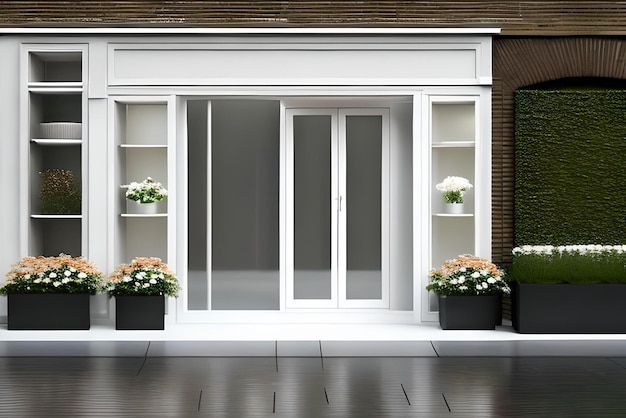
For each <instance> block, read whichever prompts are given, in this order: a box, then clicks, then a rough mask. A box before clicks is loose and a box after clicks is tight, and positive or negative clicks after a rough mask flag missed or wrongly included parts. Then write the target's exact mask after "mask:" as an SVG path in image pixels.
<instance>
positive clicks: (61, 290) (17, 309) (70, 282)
mask: <svg viewBox="0 0 626 418" xmlns="http://www.w3.org/2000/svg"><path fill="white" fill-rule="evenodd" d="M6 278H7V281H6V282H5V284H4V285H3V286H2V287H0V293H2V294H6V295H7V305H8V308H7V313H8V329H10V330H62V329H63V330H68V329H69V330H79V329H83V330H84V329H89V328H90V319H89V296H90V295H94V294H96V293H97V292H98V290H99V289H100V288H101V286H102V273H101V272H100V271H99V270H98V268H97V267H96V266H95V265H94V264H93V263H92V262H90V261H89V260H86V259H84V258H82V257H71V256H69V255H65V254H61V255H59V256H58V257H44V256H39V257H24V258H22V259H21V260H20V261H19V262H18V263H16V264H14V265H13V266H12V268H11V270H10V271H9V272H8V273H7V275H6Z"/></svg>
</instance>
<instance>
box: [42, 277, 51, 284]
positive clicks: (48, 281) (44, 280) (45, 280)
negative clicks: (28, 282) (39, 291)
mask: <svg viewBox="0 0 626 418" xmlns="http://www.w3.org/2000/svg"><path fill="white" fill-rule="evenodd" d="M51 281H52V280H50V279H49V278H47V277H46V278H45V279H43V280H42V282H44V283H50V282H51Z"/></svg>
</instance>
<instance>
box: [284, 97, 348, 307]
mask: <svg viewBox="0 0 626 418" xmlns="http://www.w3.org/2000/svg"><path fill="white" fill-rule="evenodd" d="M335 113H336V112H335V111H330V112H329V111H326V110H323V109H319V110H316V111H315V112H311V111H303V112H300V111H299V110H295V109H294V110H289V111H288V147H287V149H288V152H289V154H290V155H291V158H290V159H289V163H290V168H291V170H290V172H291V175H289V176H288V177H289V186H288V187H289V191H290V192H291V194H290V196H291V199H290V200H291V201H292V202H293V207H292V210H291V211H290V212H289V213H290V215H291V216H290V217H289V219H290V220H289V223H290V225H291V228H290V234H291V237H292V244H291V246H289V248H290V250H288V251H289V253H290V256H291V257H290V261H291V263H292V268H290V269H289V270H290V271H291V272H292V277H291V280H289V283H288V286H287V292H288V299H289V301H290V302H289V303H288V305H289V306H292V307H300V306H302V307H305V306H306V307H325V306H333V305H336V301H335V299H336V270H337V269H336V267H335V266H336V261H335V260H336V222H337V221H336V214H335V212H334V211H333V203H334V202H333V200H332V198H333V196H336V194H337V187H336V183H335V182H333V178H334V173H335V172H336V168H335V167H336V162H335V160H336V152H335V151H333V149H334V148H335V145H334V143H335V142H336V134H335V131H336V127H335V123H336V122H335V121H336V116H335Z"/></svg>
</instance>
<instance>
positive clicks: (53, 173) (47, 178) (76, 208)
mask: <svg viewBox="0 0 626 418" xmlns="http://www.w3.org/2000/svg"><path fill="white" fill-rule="evenodd" d="M39 174H40V175H41V190H40V195H39V200H40V202H39V203H40V207H41V213H42V214H44V215H77V214H80V211H81V192H80V186H79V184H78V182H77V181H76V179H75V177H74V173H73V172H72V171H71V170H62V169H58V168H52V169H48V170H44V171H42V172H40V173H39Z"/></svg>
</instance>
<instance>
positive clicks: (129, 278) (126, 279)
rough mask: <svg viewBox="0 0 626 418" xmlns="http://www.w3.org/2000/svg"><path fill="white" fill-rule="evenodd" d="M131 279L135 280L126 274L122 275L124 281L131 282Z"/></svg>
mask: <svg viewBox="0 0 626 418" xmlns="http://www.w3.org/2000/svg"><path fill="white" fill-rule="evenodd" d="M131 280H133V279H132V278H131V277H130V276H124V277H122V281H123V282H124V283H128V282H130V281H131Z"/></svg>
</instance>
